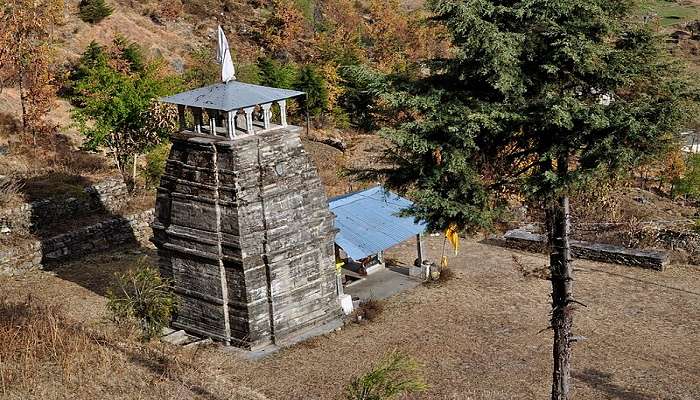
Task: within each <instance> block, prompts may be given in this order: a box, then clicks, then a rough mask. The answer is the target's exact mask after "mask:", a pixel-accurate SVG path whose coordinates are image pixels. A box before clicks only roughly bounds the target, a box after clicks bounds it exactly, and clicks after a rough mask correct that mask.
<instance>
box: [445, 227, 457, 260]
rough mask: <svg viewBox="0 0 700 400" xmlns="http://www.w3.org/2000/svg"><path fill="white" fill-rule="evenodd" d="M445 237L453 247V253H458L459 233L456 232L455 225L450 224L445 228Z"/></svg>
mask: <svg viewBox="0 0 700 400" xmlns="http://www.w3.org/2000/svg"><path fill="white" fill-rule="evenodd" d="M445 237H446V238H447V240H448V241H449V242H450V244H451V245H452V247H453V248H454V249H455V255H457V254H458V253H459V233H458V232H457V225H455V224H452V225H450V227H449V228H447V230H445Z"/></svg>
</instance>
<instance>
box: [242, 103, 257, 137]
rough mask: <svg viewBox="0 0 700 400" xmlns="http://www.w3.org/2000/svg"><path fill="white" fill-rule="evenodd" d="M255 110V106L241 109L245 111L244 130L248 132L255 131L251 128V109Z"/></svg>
mask: <svg viewBox="0 0 700 400" xmlns="http://www.w3.org/2000/svg"><path fill="white" fill-rule="evenodd" d="M254 110H255V107H247V108H244V109H243V112H244V113H245V130H246V132H248V133H249V134H253V133H255V130H254V129H253V111H254Z"/></svg>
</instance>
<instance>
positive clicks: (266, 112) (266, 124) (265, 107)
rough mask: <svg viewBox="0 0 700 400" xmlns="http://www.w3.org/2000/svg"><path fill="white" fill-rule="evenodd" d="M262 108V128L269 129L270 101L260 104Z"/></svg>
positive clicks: (270, 116)
mask: <svg viewBox="0 0 700 400" xmlns="http://www.w3.org/2000/svg"><path fill="white" fill-rule="evenodd" d="M260 108H262V110H263V129H270V119H271V118H272V110H271V108H272V103H266V104H261V105H260Z"/></svg>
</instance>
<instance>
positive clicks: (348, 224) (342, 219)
mask: <svg viewBox="0 0 700 400" xmlns="http://www.w3.org/2000/svg"><path fill="white" fill-rule="evenodd" d="M411 205H413V203H412V202H411V201H410V200H407V199H405V198H403V197H401V196H398V195H397V194H395V193H392V192H390V191H387V190H386V189H384V188H383V187H381V186H377V187H373V188H371V189H367V190H363V191H360V192H355V193H350V194H347V195H344V196H339V197H335V198H333V199H331V200H330V202H329V206H330V209H331V212H333V214H335V215H336V219H335V227H336V229H338V233H337V234H336V237H335V242H336V244H337V245H338V246H340V247H341V248H342V249H343V250H344V251H345V252H346V253H347V254H348V256H350V257H351V258H352V259H354V260H359V259H362V258H365V257H367V256H370V255H373V254H377V253H379V252H381V251H384V250H386V249H388V248H390V247H392V246H394V245H397V244H399V243H401V242H403V241H405V240H407V239H410V238H412V237H414V236H416V235H418V234H421V233H423V232H424V231H425V229H426V225H425V224H424V223H422V222H416V221H415V220H414V218H412V217H403V216H400V215H399V213H400V212H401V211H402V210H405V209H407V208H409V207H411Z"/></svg>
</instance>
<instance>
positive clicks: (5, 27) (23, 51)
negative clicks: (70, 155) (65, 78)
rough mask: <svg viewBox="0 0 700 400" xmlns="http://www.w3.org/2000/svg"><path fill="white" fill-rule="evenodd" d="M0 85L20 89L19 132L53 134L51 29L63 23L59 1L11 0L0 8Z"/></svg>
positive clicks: (53, 92)
mask: <svg viewBox="0 0 700 400" xmlns="http://www.w3.org/2000/svg"><path fill="white" fill-rule="evenodd" d="M0 7H1V8H0V25H2V29H0V79H1V80H2V81H1V82H0V84H1V85H2V86H8V85H9V86H16V87H18V89H19V97H20V103H21V107H22V129H23V132H24V133H30V134H32V137H33V138H34V141H35V143H36V136H37V135H38V134H41V133H43V132H47V131H50V130H52V128H53V127H52V126H51V125H50V124H49V123H48V122H47V120H46V114H47V113H48V111H49V110H50V109H51V106H52V104H53V101H54V99H55V92H56V88H55V86H54V82H53V81H54V73H53V70H52V64H53V58H54V57H53V55H54V54H53V43H52V40H53V39H52V32H53V29H54V27H55V26H56V25H57V24H59V23H60V22H61V21H62V16H63V7H64V3H63V1H62V0H41V1H39V0H13V1H10V2H3V3H2V4H1V5H0Z"/></svg>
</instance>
